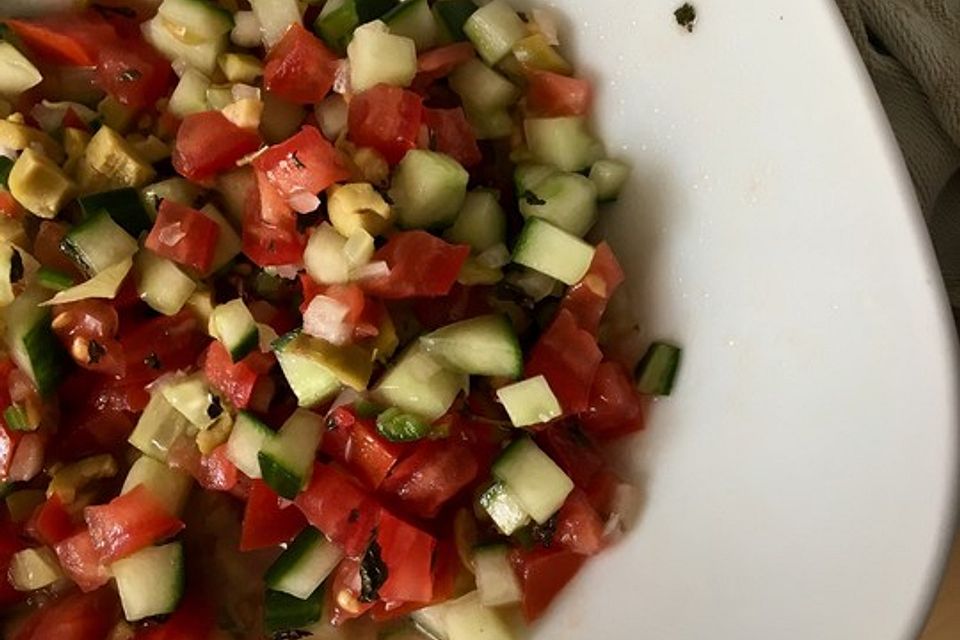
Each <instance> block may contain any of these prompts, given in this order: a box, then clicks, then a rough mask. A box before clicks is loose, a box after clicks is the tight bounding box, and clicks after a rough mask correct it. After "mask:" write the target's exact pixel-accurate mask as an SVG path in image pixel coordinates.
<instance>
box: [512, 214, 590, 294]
mask: <svg viewBox="0 0 960 640" xmlns="http://www.w3.org/2000/svg"><path fill="white" fill-rule="evenodd" d="M593 254H594V247H593V246H591V245H589V244H587V243H586V242H584V241H583V240H581V239H580V238H578V237H577V236H575V235H573V234H570V233H567V232H566V231H564V230H563V229H560V228H558V227H555V226H553V225H552V224H550V223H549V222H546V221H545V220H541V219H539V218H528V219H527V222H526V224H525V225H524V226H523V231H521V232H520V237H519V238H518V239H517V244H516V246H515V247H514V249H513V261H514V262H516V263H517V264H522V265H523V266H525V267H530V268H531V269H534V270H536V271H539V272H540V273H542V274H545V275H548V276H550V277H551V278H556V279H557V280H559V281H561V282H563V283H564V284H574V283H576V282H578V281H579V280H580V279H581V278H583V276H584V275H586V273H587V271H588V270H589V269H590V263H591V262H592V261H593Z"/></svg>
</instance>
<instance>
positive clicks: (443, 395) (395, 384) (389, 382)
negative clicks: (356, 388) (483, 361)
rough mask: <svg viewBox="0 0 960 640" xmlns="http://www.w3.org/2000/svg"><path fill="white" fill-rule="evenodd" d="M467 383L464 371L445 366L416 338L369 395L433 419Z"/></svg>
mask: <svg viewBox="0 0 960 640" xmlns="http://www.w3.org/2000/svg"><path fill="white" fill-rule="evenodd" d="M466 387H467V376H466V375H464V374H462V373H457V372H454V371H450V370H448V369H445V368H444V367H443V365H441V364H440V363H439V362H438V361H437V360H436V359H435V358H434V357H433V356H431V355H430V354H428V353H427V352H426V350H425V349H424V348H423V346H422V345H420V343H419V342H417V343H414V344H413V345H412V346H410V347H409V348H407V350H406V351H405V352H404V353H403V354H402V355H401V356H400V358H399V359H397V360H396V362H394V363H393V366H392V367H390V368H389V369H388V370H387V372H386V373H385V374H384V375H383V377H382V378H381V379H380V382H379V383H378V384H377V386H376V388H375V389H374V390H373V394H372V399H373V400H374V401H375V402H379V403H381V404H383V405H385V406H388V407H397V408H399V409H401V410H403V411H404V412H406V413H410V414H413V415H415V416H417V417H419V418H421V419H423V420H425V421H427V422H433V421H434V420H436V419H437V418H439V417H440V416H442V415H443V414H444V413H446V412H447V410H448V409H449V408H450V406H451V405H452V404H453V401H454V400H455V399H456V398H457V396H458V395H459V394H460V391H461V390H463V389H465V388H466Z"/></svg>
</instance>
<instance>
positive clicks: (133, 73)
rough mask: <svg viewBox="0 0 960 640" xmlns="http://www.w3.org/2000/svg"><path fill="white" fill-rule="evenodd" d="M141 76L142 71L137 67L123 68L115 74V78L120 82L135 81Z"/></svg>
mask: <svg viewBox="0 0 960 640" xmlns="http://www.w3.org/2000/svg"><path fill="white" fill-rule="evenodd" d="M142 77H143V73H142V72H141V71H140V70H139V69H124V70H123V71H121V72H120V75H118V76H117V79H118V80H120V82H136V81H137V80H139V79H140V78H142Z"/></svg>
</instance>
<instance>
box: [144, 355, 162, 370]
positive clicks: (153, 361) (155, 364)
mask: <svg viewBox="0 0 960 640" xmlns="http://www.w3.org/2000/svg"><path fill="white" fill-rule="evenodd" d="M143 364H145V365H147V366H148V367H150V368H151V369H155V370H156V369H159V368H160V367H161V366H162V365H161V363H160V357H159V356H158V355H157V354H156V353H153V352H152V351H151V352H150V353H149V354H147V357H146V358H144V359H143Z"/></svg>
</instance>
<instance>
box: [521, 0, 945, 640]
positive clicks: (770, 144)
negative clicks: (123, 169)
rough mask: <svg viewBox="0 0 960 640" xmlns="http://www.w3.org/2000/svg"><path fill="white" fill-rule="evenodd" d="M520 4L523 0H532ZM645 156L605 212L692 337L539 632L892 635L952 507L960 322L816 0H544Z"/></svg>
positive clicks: (925, 598) (927, 578)
mask: <svg viewBox="0 0 960 640" xmlns="http://www.w3.org/2000/svg"><path fill="white" fill-rule="evenodd" d="M533 4H534V5H535V4H536V3H533ZM552 4H554V5H555V6H556V8H557V13H558V14H560V15H563V16H565V18H564V20H562V22H565V23H566V24H565V25H564V28H563V30H562V31H563V35H564V36H566V37H568V38H569V37H570V36H572V39H573V48H574V49H575V51H576V55H575V59H576V60H577V61H578V64H580V65H583V67H584V68H585V69H587V70H588V73H589V75H591V76H593V77H594V78H597V79H598V85H599V86H598V89H599V104H598V110H599V120H600V123H601V125H602V127H601V128H602V130H603V133H604V136H605V138H606V140H607V141H608V144H609V146H610V149H611V150H612V151H613V152H615V153H619V154H620V155H622V156H624V157H626V158H629V159H630V160H631V161H632V162H633V163H634V165H635V179H634V182H633V184H632V185H631V186H630V188H629V189H628V190H627V192H626V194H625V196H624V197H623V199H622V201H621V203H620V204H619V206H618V207H616V208H615V209H614V210H608V212H607V213H605V214H604V215H605V216H608V219H607V220H606V223H607V226H606V228H607V229H608V231H609V230H610V229H613V230H615V233H608V235H609V237H610V239H611V242H612V243H613V244H614V245H615V248H616V249H617V251H618V254H619V255H620V256H621V258H622V260H623V262H624V264H625V267H626V269H627V271H628V274H629V277H628V283H629V288H630V292H631V294H632V296H633V300H634V303H635V305H634V308H635V310H636V313H637V314H638V316H639V318H640V320H641V323H640V324H641V328H640V329H641V334H642V337H643V338H650V337H669V338H675V339H677V340H678V341H680V342H681V343H682V344H683V345H684V347H685V352H684V362H683V366H682V369H681V373H680V379H679V385H678V387H677V388H676V390H675V394H674V396H673V397H671V398H670V399H669V400H667V401H664V402H660V403H658V404H657V405H656V406H655V408H654V410H653V412H652V415H651V418H650V421H649V433H648V434H647V435H645V436H643V437H641V438H639V439H637V440H636V441H635V443H634V444H635V446H634V447H633V450H632V452H631V453H632V454H633V460H634V462H635V464H634V471H635V472H636V474H637V475H638V476H639V477H641V478H642V479H643V486H644V489H645V491H646V493H647V503H646V506H645V509H644V512H643V515H642V519H641V521H640V523H639V525H638V527H637V528H636V529H635V531H633V532H632V533H631V535H630V536H629V537H628V538H627V539H626V540H625V541H624V542H623V543H622V544H621V545H619V546H618V547H616V548H615V549H613V550H611V551H609V552H607V553H604V554H602V555H601V556H600V557H598V558H597V559H596V560H595V561H592V562H590V563H588V567H587V568H586V570H585V571H584V572H583V573H582V574H581V576H580V577H579V578H578V579H577V581H576V582H575V584H574V585H573V586H572V587H571V588H570V589H568V590H567V591H566V592H565V593H564V594H563V596H561V598H560V599H559V600H558V602H557V603H556V605H555V606H554V608H553V610H552V613H551V615H550V616H549V617H548V619H547V620H546V621H544V623H543V624H542V625H540V633H538V635H537V637H540V638H550V639H551V640H562V639H568V638H570V639H572V638H576V639H586V638H604V639H621V638H622V639H626V638H631V639H633V638H636V639H640V640H661V639H664V640H687V639H697V640H700V639H703V640H707V639H709V640H793V639H796V640H832V639H836V640H893V639H898V640H899V639H901V638H906V637H909V636H910V635H911V634H913V633H915V632H916V631H917V629H918V628H919V625H920V624H921V622H922V619H923V616H924V614H925V611H926V608H927V606H928V605H929V601H930V598H931V595H932V593H933V590H934V588H935V586H936V583H937V581H938V579H939V574H940V571H941V566H942V561H943V559H944V553H945V549H946V544H947V539H948V536H949V533H950V530H951V528H952V524H953V507H954V497H955V473H956V463H957V437H956V428H957V415H958V407H957V389H958V387H957V379H956V376H955V353H956V352H955V344H954V338H953V330H952V324H951V321H950V320H949V315H948V312H947V310H946V306H945V301H944V295H943V292H942V290H941V289H942V285H941V282H940V278H939V275H938V272H937V270H936V267H935V264H934V261H933V258H932V254H931V250H930V245H929V242H928V239H927V236H926V233H925V230H924V227H923V223H922V218H921V216H920V213H919V212H918V210H917V206H916V203H915V199H914V196H913V194H912V190H911V187H910V183H909V180H908V178H907V177H906V173H905V170H904V167H903V165H902V160H901V158H900V155H899V152H898V151H897V149H896V147H895V144H894V142H893V138H892V136H891V133H890V131H889V127H888V124H887V123H886V120H885V118H884V116H883V113H882V110H881V108H880V106H879V104H878V102H877V99H876V97H875V94H874V92H873V89H872V87H871V85H870V84H869V80H868V78H867V76H866V74H865V72H864V70H863V68H862V66H861V63H860V61H859V59H858V58H857V56H856V52H855V50H854V48H853V46H852V44H851V42H850V41H849V37H848V35H847V33H846V30H845V28H844V26H843V23H842V21H841V19H840V17H839V15H838V14H837V11H836V9H835V7H834V6H833V2H832V1H830V0H805V1H802V2H797V1H796V0H696V1H695V4H696V7H697V10H698V12H699V19H698V21H697V24H696V28H695V31H694V32H693V33H692V34H688V33H686V32H685V31H683V30H682V29H681V28H680V27H678V25H677V24H676V22H675V21H674V18H673V11H674V9H675V8H676V7H677V6H678V5H679V4H680V0H590V1H589V2H586V1H583V0H557V1H556V2H554V3H552Z"/></svg>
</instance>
